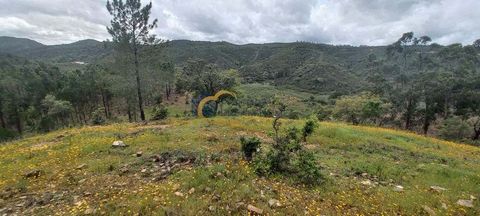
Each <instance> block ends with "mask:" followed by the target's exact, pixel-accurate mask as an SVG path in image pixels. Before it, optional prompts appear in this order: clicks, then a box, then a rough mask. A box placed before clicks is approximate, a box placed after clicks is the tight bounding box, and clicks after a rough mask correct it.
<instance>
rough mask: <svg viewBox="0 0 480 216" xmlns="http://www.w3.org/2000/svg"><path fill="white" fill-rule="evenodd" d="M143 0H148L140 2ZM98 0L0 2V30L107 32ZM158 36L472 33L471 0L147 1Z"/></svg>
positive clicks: (478, 31)
mask: <svg viewBox="0 0 480 216" xmlns="http://www.w3.org/2000/svg"><path fill="white" fill-rule="evenodd" d="M142 1H143V2H144V3H147V2H149V0H142ZM105 3H106V0H82V1H78V0H16V1H11V0H0V35H9V36H18V37H28V38H32V39H35V40H38V41H40V42H43V43H47V44H58V43H67V42H73V41H76V40H80V39H87V38H93V39H97V40H104V39H106V38H108V37H109V36H108V33H107V32H106V30H105V25H107V24H108V23H109V16H108V13H107V11H106V10H105ZM153 4H154V7H153V15H152V16H153V17H156V18H158V19H159V28H158V29H157V30H156V31H155V33H156V34H158V35H159V36H160V37H163V38H166V39H190V40H211V41H220V40H223V41H229V42H233V43H239V44H243V43H263V42H291V41H312V42H321V43H333V44H353V45H361V44H368V45H384V44H389V43H391V42H393V41H395V40H396V39H397V38H398V37H400V36H401V34H402V33H403V32H407V31H414V32H415V33H416V34H417V35H430V36H431V37H432V38H433V39H434V41H435V42H438V43H442V44H449V43H456V42H460V43H464V44H469V43H471V42H472V41H474V40H475V39H477V38H480V22H478V20H480V13H477V12H476V9H477V8H480V1H478V0H463V1H457V0H395V1H394V0H304V1H298V0H229V1H223V0H188V1H187V0H184V1H180V0H153Z"/></svg>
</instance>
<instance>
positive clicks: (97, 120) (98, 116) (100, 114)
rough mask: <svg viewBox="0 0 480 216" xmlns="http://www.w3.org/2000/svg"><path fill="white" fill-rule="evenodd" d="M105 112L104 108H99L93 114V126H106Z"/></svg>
mask: <svg viewBox="0 0 480 216" xmlns="http://www.w3.org/2000/svg"><path fill="white" fill-rule="evenodd" d="M104 112H105V111H104V110H103V109H102V108H98V109H96V110H95V111H94V112H93V113H92V120H91V122H92V124H93V125H102V124H105V122H106V119H105V115H104Z"/></svg>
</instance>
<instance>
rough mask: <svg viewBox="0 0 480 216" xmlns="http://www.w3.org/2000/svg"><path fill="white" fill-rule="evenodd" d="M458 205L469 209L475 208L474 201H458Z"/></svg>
mask: <svg viewBox="0 0 480 216" xmlns="http://www.w3.org/2000/svg"><path fill="white" fill-rule="evenodd" d="M457 204H458V205H461V206H463V207H467V208H473V200H462V199H461V200H458V201H457Z"/></svg>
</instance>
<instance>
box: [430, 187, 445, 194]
mask: <svg viewBox="0 0 480 216" xmlns="http://www.w3.org/2000/svg"><path fill="white" fill-rule="evenodd" d="M430 190H431V191H434V192H437V193H441V192H442V191H446V190H447V189H445V188H443V187H440V186H430Z"/></svg>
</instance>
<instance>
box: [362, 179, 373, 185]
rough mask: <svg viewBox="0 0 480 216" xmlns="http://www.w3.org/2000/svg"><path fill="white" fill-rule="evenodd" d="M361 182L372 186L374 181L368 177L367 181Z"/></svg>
mask: <svg viewBox="0 0 480 216" xmlns="http://www.w3.org/2000/svg"><path fill="white" fill-rule="evenodd" d="M360 184H362V185H366V186H372V185H373V182H372V181H370V180H368V179H367V180H365V181H362V182H360Z"/></svg>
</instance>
